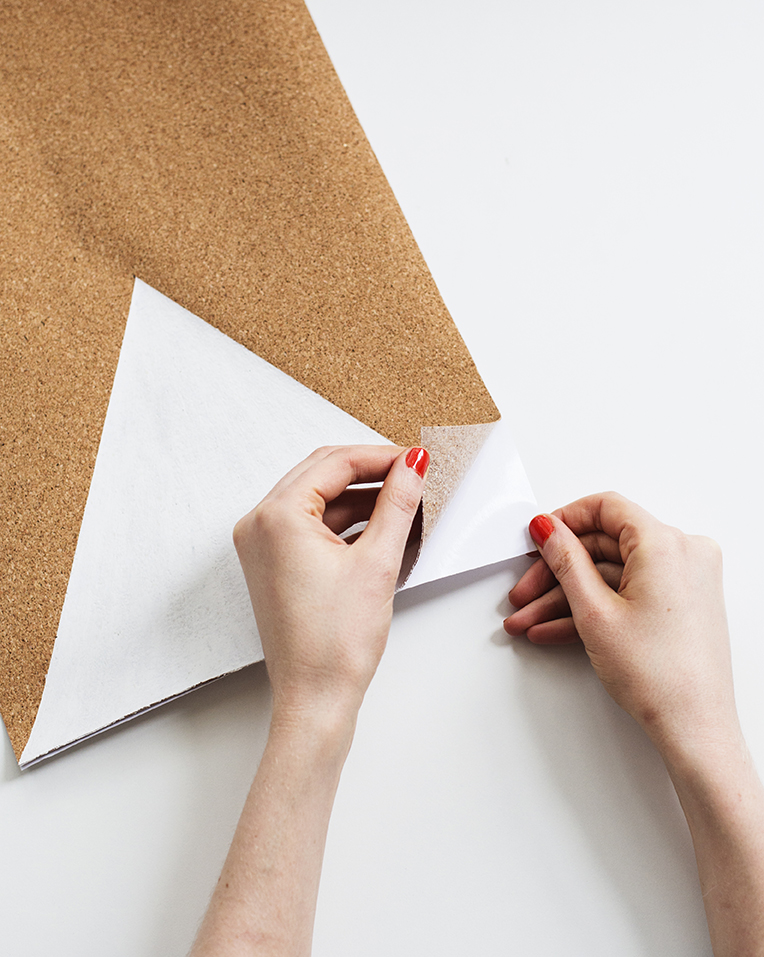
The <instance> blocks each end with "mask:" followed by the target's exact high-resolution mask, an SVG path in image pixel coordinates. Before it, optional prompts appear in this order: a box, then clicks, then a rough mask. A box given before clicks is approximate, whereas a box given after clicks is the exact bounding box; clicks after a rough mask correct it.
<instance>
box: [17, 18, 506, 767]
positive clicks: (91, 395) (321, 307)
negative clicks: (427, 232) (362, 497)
mask: <svg viewBox="0 0 764 957" xmlns="http://www.w3.org/2000/svg"><path fill="white" fill-rule="evenodd" d="M0 37H2V44H1V45H0V169H1V170H2V173H1V174H0V237H1V238H0V242H1V244H2V246H1V249H2V253H1V255H0V344H1V345H0V383H2V385H1V388H0V489H1V492H0V496H1V500H2V503H3V521H2V526H1V527H0V554H2V563H3V564H2V571H1V572H0V608H2V632H1V633H0V711H1V712H2V716H3V719H4V721H5V725H6V728H7V730H8V733H9V735H10V738H11V742H12V744H13V747H14V750H15V752H16V754H17V755H18V754H20V752H21V750H22V749H23V746H24V743H25V742H26V740H27V738H28V736H29V732H30V730H31V727H32V724H33V722H34V717H35V714H36V711H37V707H38V704H39V700H40V697H41V694H42V689H43V685H44V681H45V674H46V671H47V667H48V662H49V660H50V655H51V652H52V648H53V642H54V640H55V634H56V628H57V624H58V619H59V615H60V611H61V607H62V604H63V599H64V595H65V592H66V585H67V580H68V576H69V572H70V569H71V564H72V559H73V556H74V550H75V546H76V542H77V535H78V531H79V527H80V522H81V518H82V513H83V510H84V506H85V501H86V499H87V493H88V488H89V484H90V477H91V474H92V470H93V466H94V463H95V457H96V453H97V450H98V442H99V438H100V434H101V427H102V423H103V419H104V415H105V412H106V408H107V405H108V400H109V394H110V389H111V383H112V380H113V377H114V372H115V369H116V364H117V359H118V356H119V349H120V343H121V340H122V334H123V331H124V326H125V321H126V318H127V312H128V306H129V300H130V293H131V289H132V283H133V276H134V275H138V276H140V277H141V278H142V279H143V280H144V281H146V282H147V283H149V284H150V285H152V286H154V287H155V288H156V289H158V290H160V291H161V292H163V293H164V294H165V295H167V296H169V297H170V298H172V299H173V300H175V301H176V302H178V303H180V304H181V305H182V306H184V307H185V308H187V309H189V310H190V311H192V312H194V313H196V314H197V315H199V316H201V317H202V318H203V319H205V320H206V321H208V322H210V323H212V324H213V325H215V326H216V327H218V328H219V329H220V330H221V331H223V332H224V333H226V334H227V335H229V336H231V337H232V338H234V339H236V340H237V341H239V342H240V343H242V344H243V345H245V346H247V347H248V348H250V349H252V350H253V351H255V352H257V353H258V354H259V355H261V356H263V358H265V359H267V360H268V361H269V362H271V363H273V364H274V365H276V366H278V367H279V368H281V369H283V370H284V371H285V372H287V373H288V374H290V375H292V376H294V377H295V378H297V379H299V380H300V381H301V382H303V383H304V384H305V385H307V386H308V387H309V388H311V389H314V390H315V391H316V392H318V393H320V394H321V395H323V396H325V397H326V398H327V399H329V400H330V401H332V402H334V403H335V404H336V405H338V406H340V407H341V408H343V409H344V410H345V411H347V412H349V413H350V414H352V415H354V416H355V417H356V418H358V419H360V420H361V421H363V422H365V423H366V424H367V425H369V426H371V427H372V428H374V429H376V430H377V431H378V432H380V433H381V434H383V435H385V436H387V437H388V438H389V439H391V440H392V441H394V442H397V443H399V444H402V445H410V444H418V443H419V442H421V441H422V439H421V436H422V432H421V430H422V428H423V427H425V428H427V427H433V426H471V425H475V424H480V423H488V422H493V421H495V420H496V419H497V418H498V412H497V410H496V408H495V406H494V404H493V402H492V401H491V398H490V396H489V395H488V393H487V391H486V389H485V387H484V385H483V383H482V381H481V380H480V377H479V375H478V373H477V371H476V369H475V366H474V363H473V362H472V359H471V357H470V355H469V353H468V351H467V349H466V347H465V346H464V343H463V342H462V340H461V337H460V336H459V333H458V331H457V330H456V327H455V325H454V323H453V321H452V319H451V317H450V316H449V314H448V312H447V310H446V308H445V306H444V304H443V302H442V300H441V297H440V295H439V293H438V291H437V288H436V287H435V284H434V282H433V280H432V278H431V276H430V274H429V271H428V270H427V267H426V265H425V263H424V261H423V259H422V256H421V253H420V252H419V250H418V248H417V246H416V243H415V242H414V239H413V237H412V235H411V232H410V230H409V228H408V226H407V224H406V221H405V219H404V217H403V215H402V213H401V211H400V208H399V207H398V204H397V202H396V200H395V197H394V196H393V194H392V191H391V189H390V187H389V185H388V184H387V181H386V180H385V177H384V174H383V173H382V171H381V169H380V167H379V164H378V162H377V160H376V158H375V156H374V154H373V152H372V149H371V147H370V145H369V143H368V141H367V140H366V137H365V135H364V133H363V131H362V129H361V127H360V125H359V123H358V120H357V118H356V117H355V114H354V113H353V110H352V108H351V106H350V104H349V102H348V100H347V97H346V95H345V93H344V91H343V89H342V86H341V84H340V82H339V79H338V78H337V76H336V73H335V72H334V69H333V67H332V65H331V62H330V60H329V57H328V55H327V53H326V51H325V49H324V47H323V44H322V42H321V39H320V37H319V36H318V33H317V31H316V29H315V27H314V25H313V23H312V20H311V19H310V16H309V14H308V12H307V10H306V8H305V6H304V4H303V3H302V0H254V2H252V0H250V2H244V0H205V2H199V0H184V2H178V0H175V2H169V0H62V2H60V3H59V2H57V3H53V4H51V3H42V2H31V0H25V2H22V0H0ZM466 448H467V449H468V451H467V452H466V453H465V455H464V456H462V458H463V459H464V461H462V462H461V464H460V465H458V467H457V469H456V471H457V472H458V470H459V468H461V469H463V468H464V467H465V463H466V462H467V461H468V459H469V455H470V452H469V448H470V443H469V442H468V443H466ZM456 459H459V456H458V455H457V456H456ZM448 484H449V483H448V481H446V485H448ZM452 484H453V483H452ZM436 511H437V508H436Z"/></svg>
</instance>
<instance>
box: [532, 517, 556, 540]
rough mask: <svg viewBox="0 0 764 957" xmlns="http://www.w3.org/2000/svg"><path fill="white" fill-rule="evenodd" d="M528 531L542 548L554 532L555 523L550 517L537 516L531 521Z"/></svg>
mask: <svg viewBox="0 0 764 957" xmlns="http://www.w3.org/2000/svg"><path fill="white" fill-rule="evenodd" d="M528 530H529V531H530V533H531V538H532V539H533V541H534V542H535V543H536V544H537V545H538V546H539V548H540V547H541V546H542V545H543V544H544V543H545V542H546V540H547V539H548V538H549V536H550V535H551V534H552V532H553V531H554V523H553V522H552V520H551V519H550V518H549V516H548V515H537V516H536V517H535V518H532V519H531V523H530V525H529V526H528Z"/></svg>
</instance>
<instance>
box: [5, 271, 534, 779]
mask: <svg viewBox="0 0 764 957" xmlns="http://www.w3.org/2000/svg"><path fill="white" fill-rule="evenodd" d="M370 443H371V444H379V443H387V440H386V439H385V438H384V437H383V436H380V435H379V434H378V433H376V432H374V431H373V430H372V429H370V428H368V426H365V425H363V424H362V423H360V422H358V421H357V420H356V419H354V418H352V417H351V416H350V415H348V414H347V413H346V412H343V411H342V410H341V409H339V408H337V407H336V406H334V405H332V404H331V403H330V402H328V401H326V400H325V399H323V398H321V397H320V396H318V395H317V394H316V393H314V392H312V391H310V390H309V389H307V388H306V387H305V386H303V385H301V384H300V383H298V382H296V381H295V380H294V379H292V378H290V377H289V376H287V375H286V374H285V373H283V372H281V371H280V370H279V369H276V368H275V367H274V366H272V365H270V364H269V363H267V362H265V360H263V359H261V358H260V357H259V356H257V355H255V354H254V353H252V352H250V351H249V350H247V349H245V348H244V347H243V346H241V345H239V344H238V343H236V342H234V341H233V340H232V339H230V338H228V337H227V336H225V335H224V334H223V333H221V332H219V331H218V330H217V329H215V328H214V327H212V326H210V325H209V324H208V323H206V322H204V321H203V320H202V319H199V318H198V317H197V316H194V315H193V314H192V313H190V312H188V311H187V310H185V309H183V308H182V307H181V306H179V305H177V304H176V303H174V302H172V301H171V300H170V299H167V298H166V297H165V296H163V295H162V294H161V293H159V292H157V291H156V290H154V289H152V288H151V287H150V286H148V285H146V284H145V283H143V282H141V281H140V280H138V279H136V281H135V288H134V290H133V298H132V302H131V306H130V313H129V316H128V321H127V326H126V329H125V337H124V341H123V344H122V350H121V352H120V358H119V363H118V366H117V372H116V376H115V379H114V386H113V389H112V394H111V398H110V402H109V408H108V412H107V415H106V419H105V422H104V429H103V435H102V438H101V443H100V446H99V449H98V457H97V460H96V465H95V470H94V473H93V479H92V482H91V487H90V492H89V495H88V500H87V505H86V507H85V512H84V516H83V521H82V526H81V529H80V535H79V538H78V541H77V549H76V552H75V556H74V562H73V566H72V573H71V576H70V580H69V585H68V588H67V593H66V598H65V601H64V607H63V610H62V613H61V619H60V623H59V629H58V633H57V636H56V642H55V646H54V649H53V655H52V658H51V662H50V666H49V668H48V674H47V678H46V683H45V690H44V693H43V697H42V701H41V703H40V709H39V711H38V714H37V718H36V721H35V724H34V727H33V729H32V734H31V736H30V738H29V741H28V742H27V745H26V747H25V748H24V751H23V753H22V755H21V759H20V762H19V763H20V765H21V766H22V767H28V766H30V765H31V764H34V763H35V762H36V761H38V760H40V759H41V758H43V757H46V756H48V755H49V754H51V753H54V752H56V751H58V750H61V749H62V748H65V747H67V746H69V745H71V744H74V743H75V742H77V741H80V740H82V739H84V738H86V737H89V736H91V735H93V734H95V733H97V732H98V731H101V730H104V729H105V728H108V727H110V726H112V725H114V724H117V723H119V722H121V721H123V720H125V719H126V718H127V717H131V716H133V715H135V714H137V713H139V712H141V711H145V710H147V709H149V708H151V707H153V706H155V705H157V704H160V703H162V702H164V701H167V700H169V699H171V698H174V697H177V696H178V695H181V694H184V693H185V692H187V691H189V690H191V689H192V688H194V687H196V686H198V685H200V684H204V683H206V682H209V681H211V680H214V679H215V678H217V677H220V676H221V675H224V674H227V673H229V672H232V671H236V670H238V669H239V668H243V667H245V666H246V665H248V664H251V663H253V662H255V661H259V660H261V659H262V649H261V647H260V642H259V638H258V636H257V631H256V628H255V622H254V616H253V614H252V609H251V606H250V602H249V596H248V593H247V588H246V584H245V582H244V577H243V575H242V572H241V569H240V567H239V563H238V560H237V558H236V553H235V550H234V548H233V544H232V541H231V531H232V529H233V526H234V524H235V523H236V521H237V520H238V519H239V518H240V517H241V516H242V515H244V514H245V513H246V512H247V511H249V510H250V509H251V508H252V507H253V505H255V504H256V503H257V502H258V501H260V499H261V498H263V496H264V495H265V494H266V493H267V492H268V491H269V490H270V489H271V488H272V487H273V485H274V484H275V483H276V482H277V481H278V479H279V478H280V477H281V476H282V475H284V474H285V473H286V472H288V471H289V469H291V468H292V467H293V466H294V465H295V464H297V463H298V462H299V461H301V460H302V459H303V458H305V457H306V456H307V455H309V454H310V452H312V451H313V449H314V448H316V447H317V446H319V445H348V444H370ZM533 511H534V504H533V496H532V493H531V491H530V488H529V486H528V482H527V479H526V477H525V473H524V472H523V469H522V465H521V464H520V461H519V459H518V457H517V453H516V451H515V449H514V446H513V445H512V442H511V439H509V437H508V436H507V434H506V430H505V428H504V427H503V423H499V425H497V427H496V428H495V429H494V430H493V433H492V434H491V436H490V438H489V440H488V441H487V442H486V445H485V447H484V449H483V450H482V451H481V452H480V454H479V456H478V460H477V461H476V463H475V466H473V468H472V470H471V471H470V473H469V474H468V476H467V478H466V480H465V482H464V483H463V485H462V487H461V488H460V489H459V491H458V492H457V493H456V496H455V497H454V499H453V501H452V503H451V505H450V506H449V508H448V509H447V511H446V513H445V515H444V516H443V518H442V520H441V522H440V524H439V525H438V526H437V528H436V529H435V531H434V532H433V533H432V535H431V537H430V539H429V540H428V541H427V542H426V544H425V546H424V548H423V549H422V553H421V555H420V557H419V561H418V563H417V565H416V566H415V568H414V570H413V572H412V574H411V576H410V578H409V581H408V583H407V586H408V587H411V586H413V585H418V584H422V583H423V582H426V581H431V580H433V579H436V578H442V577H446V576H448V575H453V574H456V573H458V572H461V571H465V570H466V569H468V568H475V567H479V566H481V565H485V564H490V563H493V562H497V561H501V560H502V559H505V558H510V557H513V556H514V555H517V554H521V553H522V552H525V551H527V550H528V549H529V547H531V546H530V541H529V539H528V538H527V533H526V532H525V525H526V524H527V520H528V518H530V517H531V515H532V514H533Z"/></svg>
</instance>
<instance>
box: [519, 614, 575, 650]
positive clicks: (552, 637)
mask: <svg viewBox="0 0 764 957" xmlns="http://www.w3.org/2000/svg"><path fill="white" fill-rule="evenodd" d="M527 637H528V641H532V642H533V644H534V645H572V644H573V643H574V642H577V641H580V640H581V638H580V637H579V634H578V631H577V629H576V626H575V623H574V621H573V619H572V618H558V619H557V620H556V621H544V622H541V624H540V625H534V626H533V628H530V629H529V630H528V636H527Z"/></svg>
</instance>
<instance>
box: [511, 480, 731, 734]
mask: <svg viewBox="0 0 764 957" xmlns="http://www.w3.org/2000/svg"><path fill="white" fill-rule="evenodd" d="M531 535H532V536H533V538H534V541H535V542H536V544H537V545H538V548H539V552H540V554H541V559H540V560H539V561H538V562H536V564H534V565H533V566H532V567H531V568H530V569H529V570H528V571H527V572H526V574H525V575H524V576H523V577H522V578H521V579H520V581H519V582H518V583H517V585H516V586H515V587H514V588H513V589H512V591H511V592H510V593H509V600H510V602H511V603H512V604H513V605H514V606H515V607H516V608H518V609H519V610H518V611H516V612H514V613H513V614H512V615H510V617H509V618H507V619H506V621H505V623H504V627H505V629H506V630H507V632H508V633H509V634H510V635H520V634H522V633H526V634H527V637H528V639H529V640H530V641H533V642H537V643H539V644H561V643H567V642H570V641H577V640H579V639H580V640H581V641H582V642H583V644H584V647H585V648H586V652H587V654H588V655H589V658H590V659H591V662H592V665H593V666H594V669H595V671H596V672H597V675H598V676H599V678H600V679H601V681H602V683H603V684H604V686H605V688H606V689H607V691H608V692H609V693H610V695H611V696H612V698H613V699H614V700H615V701H616V702H617V703H618V704H619V705H620V706H621V707H622V708H624V709H625V710H626V711H628V712H629V713H630V714H631V715H633V717H635V718H636V719H637V721H638V722H639V723H640V724H641V725H642V726H643V727H644V729H645V730H646V731H647V733H648V734H649V735H650V737H651V738H652V739H653V741H654V742H655V744H656V745H657V746H658V747H659V748H661V749H662V750H665V749H669V750H670V749H671V748H672V747H673V746H675V745H678V746H680V747H684V746H686V745H687V744H690V743H695V744H699V745H703V744H708V743H716V744H719V743H721V741H722V740H725V739H726V738H728V737H729V732H730V731H731V732H732V733H733V734H735V735H737V733H738V732H739V724H738V719H737V711H736V708H735V701H734V694H733V688H732V668H731V661H730V650H729V633H728V629H727V621H726V615H725V609H724V596H723V592H722V561H721V551H720V549H719V547H718V545H717V544H716V543H715V542H713V541H712V540H711V539H708V538H700V537H697V536H688V535H685V534H683V533H682V532H680V531H679V530H678V529H676V528H671V527H670V526H667V525H664V524H663V523H661V522H659V521H658V520H657V519H656V518H654V517H653V516H652V515H650V514H649V513H648V512H646V511H645V510H644V509H642V508H640V507H639V506H637V505H634V504H633V503H632V502H630V501H628V500H627V499H625V498H623V497H622V496H620V495H616V494H615V493H605V494H600V495H592V496H588V497H587V498H583V499H579V501H577V502H574V503H573V504H572V505H568V506H566V507H565V508H562V509H559V510H558V511H556V512H554V513H553V514H552V515H543V516H538V517H537V518H535V519H534V520H533V521H532V522H531ZM595 563H597V564H595ZM725 736H726V738H725Z"/></svg>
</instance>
